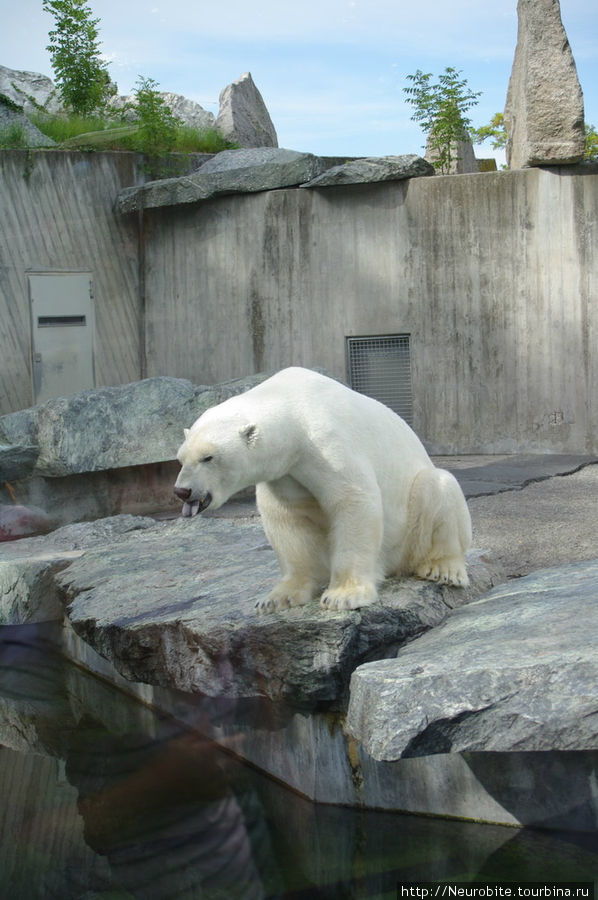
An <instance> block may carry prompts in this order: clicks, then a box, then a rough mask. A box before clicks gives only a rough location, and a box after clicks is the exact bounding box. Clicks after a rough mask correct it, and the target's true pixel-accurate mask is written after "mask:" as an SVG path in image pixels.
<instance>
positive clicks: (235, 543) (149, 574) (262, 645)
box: [56, 517, 495, 707]
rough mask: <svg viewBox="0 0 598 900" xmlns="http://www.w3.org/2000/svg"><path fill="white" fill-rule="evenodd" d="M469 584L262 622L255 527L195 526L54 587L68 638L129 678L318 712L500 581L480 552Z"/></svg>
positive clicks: (96, 559)
mask: <svg viewBox="0 0 598 900" xmlns="http://www.w3.org/2000/svg"><path fill="white" fill-rule="evenodd" d="M470 575H471V581H472V584H471V586H470V587H469V588H467V589H459V588H448V587H445V586H439V585H435V584H432V583H429V582H422V581H418V580H417V579H401V580H399V579H388V580H387V581H386V582H385V583H384V584H383V586H382V589H381V601H380V603H379V604H376V605H375V606H371V607H368V608H365V609H362V610H354V611H347V612H338V613H331V612H328V611H325V610H323V609H321V608H320V606H319V603H318V602H317V601H316V600H314V601H313V602H312V603H310V604H308V605H307V606H305V607H301V608H298V609H291V610H288V611H286V612H284V613H278V614H267V615H264V614H258V613H257V612H256V610H255V602H256V600H258V599H259V598H261V597H262V596H263V595H264V594H266V593H267V592H268V591H269V590H270V589H271V588H272V587H273V585H274V583H275V581H276V580H277V579H278V577H279V570H278V564H277V562H276V559H275V556H274V553H273V551H272V550H271V549H270V547H269V545H268V543H267V542H266V539H265V536H264V533H263V530H262V528H261V525H260V524H259V522H258V521H257V520H253V521H252V520H249V519H236V520H230V519H228V520H227V519H217V518H213V519H209V518H201V517H196V518H195V519H191V520H188V519H185V520H182V519H178V520H175V521H173V522H166V523H164V522H163V523H157V524H156V526H155V527H154V528H147V529H145V530H143V531H139V532H135V533H131V534H125V535H122V536H119V539H118V541H116V542H112V543H108V544H107V545H106V546H103V547H101V548H98V549H90V550H88V551H87V552H85V553H84V554H83V555H82V556H81V557H80V558H79V559H76V560H74V561H72V562H71V563H70V565H69V566H68V568H67V569H64V570H63V571H61V572H59V573H58V574H57V575H56V580H57V582H58V584H59V585H60V586H61V588H62V589H63V591H64V592H65V600H66V603H67V604H68V616H69V619H70V621H71V623H72V625H73V627H74V629H75V631H76V632H77V633H78V634H79V635H80V636H81V637H82V638H83V639H84V640H85V641H87V642H88V643H89V644H90V645H91V646H92V647H93V648H94V649H95V650H97V651H98V652H99V653H100V654H101V655H103V656H104V657H106V658H107V659H109V660H111V661H112V662H113V664H114V665H115V667H116V668H117V669H118V670H119V671H120V673H121V674H123V675H124V676H125V677H126V678H128V679H130V680H133V681H142V682H146V683H150V684H155V685H161V686H166V687H171V688H177V689H179V690H182V691H187V692H198V693H202V694H208V695H210V696H222V695H226V696H230V697H239V698H241V697H243V698H257V697H266V698H269V699H271V700H285V701H287V702H288V703H289V704H291V705H293V706H297V707H302V706H312V707H313V706H314V705H316V704H319V703H322V702H324V703H326V704H330V703H332V702H333V701H340V700H342V699H343V698H344V696H345V694H346V690H347V686H348V681H349V677H350V674H351V671H352V670H353V669H354V668H355V667H356V666H357V665H359V664H360V663H361V662H363V661H364V660H367V659H373V658H379V657H380V656H384V655H388V654H389V653H393V654H394V653H395V652H396V648H397V647H398V646H399V645H401V644H402V643H404V642H405V641H406V640H409V639H411V638H413V637H414V636H416V635H417V634H420V633H422V632H423V631H425V630H427V629H428V628H431V627H433V626H437V625H439V624H440V623H441V622H443V621H444V620H445V618H446V617H447V615H448V614H449V612H450V610H451V608H453V607H455V606H458V605H459V604H461V603H465V602H468V601H470V600H471V599H473V598H474V597H476V596H480V595H481V594H482V593H484V592H485V591H487V590H488V589H489V587H490V586H491V584H492V583H493V579H494V578H495V576H494V574H493V573H492V572H491V568H490V566H489V565H488V564H487V563H486V562H484V561H483V559H482V558H481V555H480V554H475V553H474V554H472V555H471V566H470Z"/></svg>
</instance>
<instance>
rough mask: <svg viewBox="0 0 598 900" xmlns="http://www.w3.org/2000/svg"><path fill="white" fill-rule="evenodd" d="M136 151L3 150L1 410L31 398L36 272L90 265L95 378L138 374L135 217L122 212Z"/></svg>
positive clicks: (106, 381)
mask: <svg viewBox="0 0 598 900" xmlns="http://www.w3.org/2000/svg"><path fill="white" fill-rule="evenodd" d="M136 179H137V175H136V163H135V156H134V154H132V153H120V154H117V153H93V154H90V153H64V152H57V151H36V152H33V151H26V150H3V151H0V209H1V210H2V214H1V216H0V327H1V333H2V336H1V338H0V412H1V413H5V412H11V411H13V410H16V409H21V408H24V407H27V406H30V405H31V404H32V403H33V388H32V376H31V317H30V305H29V286H28V279H27V275H28V274H29V273H30V272H61V271H67V272H77V271H89V272H91V273H92V276H93V280H94V289H95V329H96V341H95V372H96V381H97V384H102V385H112V384H122V383H126V382H128V381H134V380H136V379H138V378H139V377H140V320H139V292H138V256H137V244H138V241H137V223H136V222H135V221H133V220H131V219H123V218H120V217H117V216H115V215H114V212H113V208H112V207H113V204H114V199H115V197H116V195H117V193H118V191H120V190H121V189H122V188H124V187H127V186H129V185H132V184H135V183H136Z"/></svg>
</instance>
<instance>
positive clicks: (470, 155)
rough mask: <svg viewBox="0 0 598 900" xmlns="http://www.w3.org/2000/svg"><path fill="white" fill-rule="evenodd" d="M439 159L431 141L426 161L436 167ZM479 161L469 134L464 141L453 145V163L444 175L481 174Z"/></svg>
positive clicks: (427, 144)
mask: <svg viewBox="0 0 598 900" xmlns="http://www.w3.org/2000/svg"><path fill="white" fill-rule="evenodd" d="M437 159H438V152H437V151H436V150H434V149H433V148H432V147H431V146H430V140H429V138H428V141H427V142H426V160H427V161H428V162H429V163H431V164H432V165H434V162H435V161H436V160H437ZM479 171H480V169H479V166H478V160H477V159H476V158H475V151H474V149H473V144H472V142H471V140H470V139H469V136H468V135H467V134H465V135H464V137H463V140H461V141H456V142H455V143H453V144H451V163H450V166H448V167H447V171H443V175H472V174H475V173H477V172H479Z"/></svg>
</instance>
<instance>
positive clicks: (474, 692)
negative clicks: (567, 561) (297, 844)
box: [347, 560, 598, 760]
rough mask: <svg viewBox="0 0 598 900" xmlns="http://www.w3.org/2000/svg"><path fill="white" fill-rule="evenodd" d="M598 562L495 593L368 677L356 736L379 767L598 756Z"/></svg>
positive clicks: (357, 691)
mask: <svg viewBox="0 0 598 900" xmlns="http://www.w3.org/2000/svg"><path fill="white" fill-rule="evenodd" d="M597 585H598V560H593V561H589V562H579V563H572V564H571V565H569V566H563V567H559V568H555V569H545V570H540V571H538V572H535V573H533V574H532V575H529V576H527V577H526V578H522V579H520V580H518V581H517V582H510V583H507V584H505V585H502V586H501V587H497V588H494V590H493V591H491V592H490V593H489V594H488V595H487V596H486V597H484V598H483V599H481V600H478V601H477V602H475V603H472V604H470V605H469V606H467V607H464V608H462V609H458V610H456V611H455V612H454V613H453V615H452V616H451V617H450V619H449V620H448V621H447V622H446V623H445V624H444V625H443V627H442V628H438V629H435V630H434V631H433V632H431V633H430V634H426V635H424V636H422V637H421V638H418V639H417V640H416V641H414V642H413V643H411V644H409V646H407V647H404V648H402V649H400V650H399V653H398V655H397V658H396V659H386V660H383V661H380V662H373V663H369V664H367V665H364V666H361V667H360V668H359V669H357V671H356V672H354V674H353V677H352V679H351V700H350V703H349V710H348V714H347V730H348V732H349V733H350V734H351V735H352V736H353V737H355V738H356V739H357V740H359V741H360V743H361V744H362V746H363V747H364V749H365V750H366V751H367V752H368V753H369V754H370V755H371V756H372V757H373V758H374V759H377V760H398V759H400V758H405V757H415V756H430V755H432V754H437V753H441V754H444V753H459V752H465V751H467V752H475V751H493V752H505V751H508V752H513V751H546V750H562V751H566V750H594V749H596V747H598V697H597V695H596V684H597V683H598V659H597V657H596V647H595V640H594V636H595V635H596V634H597V633H598V606H597V605H596V602H595V598H596V589H597Z"/></svg>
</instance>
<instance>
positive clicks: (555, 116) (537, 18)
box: [505, 0, 585, 169]
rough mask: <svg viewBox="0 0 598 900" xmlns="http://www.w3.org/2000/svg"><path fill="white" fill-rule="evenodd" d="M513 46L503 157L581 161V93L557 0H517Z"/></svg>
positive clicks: (518, 161) (519, 161) (519, 162)
mask: <svg viewBox="0 0 598 900" xmlns="http://www.w3.org/2000/svg"><path fill="white" fill-rule="evenodd" d="M517 16H518V23H519V27H518V32H517V46H516V48H515V57H514V60H513V68H512V71H511V78H510V81H509V89H508V92H507V101H506V105H505V130H506V132H507V162H508V164H509V167H510V168H511V169H519V168H521V167H523V166H540V165H562V164H568V163H576V162H579V161H580V160H581V159H582V157H583V154H584V149H585V130H584V108H583V94H582V91H581V86H580V84H579V78H578V75H577V69H576V66H575V60H574V59H573V54H572V52H571V47H570V45H569V41H568V38H567V34H566V32H565V29H564V27H563V23H562V21H561V10H560V5H559V2H558V0H519V2H518V4H517Z"/></svg>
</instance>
